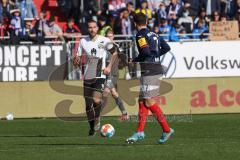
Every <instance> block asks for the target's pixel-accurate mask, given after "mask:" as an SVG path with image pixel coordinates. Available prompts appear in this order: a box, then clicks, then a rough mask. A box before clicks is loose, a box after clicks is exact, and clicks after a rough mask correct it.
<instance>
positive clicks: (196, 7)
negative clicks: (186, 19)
mask: <svg viewBox="0 0 240 160" xmlns="http://www.w3.org/2000/svg"><path fill="white" fill-rule="evenodd" d="M184 5H189V15H190V16H192V17H196V16H198V14H199V12H200V9H201V3H200V0H184Z"/></svg>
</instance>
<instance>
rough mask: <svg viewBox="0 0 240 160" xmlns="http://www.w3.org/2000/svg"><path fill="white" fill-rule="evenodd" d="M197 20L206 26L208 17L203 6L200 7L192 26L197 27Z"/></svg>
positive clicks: (208, 20)
mask: <svg viewBox="0 0 240 160" xmlns="http://www.w3.org/2000/svg"><path fill="white" fill-rule="evenodd" d="M198 21H202V23H203V25H204V26H205V27H208V25H209V22H210V19H209V18H208V16H207V14H206V10H205V8H202V9H201V12H200V13H199V16H198V17H196V18H195V19H194V27H197V24H198Z"/></svg>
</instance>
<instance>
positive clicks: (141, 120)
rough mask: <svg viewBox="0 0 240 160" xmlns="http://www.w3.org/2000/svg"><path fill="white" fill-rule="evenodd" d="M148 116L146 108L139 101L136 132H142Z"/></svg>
mask: <svg viewBox="0 0 240 160" xmlns="http://www.w3.org/2000/svg"><path fill="white" fill-rule="evenodd" d="M147 117H148V108H147V107H146V106H145V105H144V103H143V102H139V113H138V129H137V131H138V132H143V131H144V127H145V124H146V121H147Z"/></svg>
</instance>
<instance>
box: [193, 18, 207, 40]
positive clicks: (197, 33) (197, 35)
mask: <svg viewBox="0 0 240 160" xmlns="http://www.w3.org/2000/svg"><path fill="white" fill-rule="evenodd" d="M204 33H208V29H207V28H206V27H205V26H204V24H203V22H202V21H198V24H197V27H196V28H194V30H193V39H203V38H207V36H205V35H203V34H204Z"/></svg>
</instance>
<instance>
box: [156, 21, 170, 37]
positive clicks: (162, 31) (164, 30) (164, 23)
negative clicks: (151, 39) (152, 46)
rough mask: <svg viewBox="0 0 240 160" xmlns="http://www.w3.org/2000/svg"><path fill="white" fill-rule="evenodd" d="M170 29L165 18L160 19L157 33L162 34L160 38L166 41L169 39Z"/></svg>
mask: <svg viewBox="0 0 240 160" xmlns="http://www.w3.org/2000/svg"><path fill="white" fill-rule="evenodd" d="M170 31H171V26H170V25H169V24H168V21H167V20H166V19H161V22H160V27H159V33H160V34H164V35H163V36H162V38H163V39H164V40H166V41H169V34H170Z"/></svg>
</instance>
